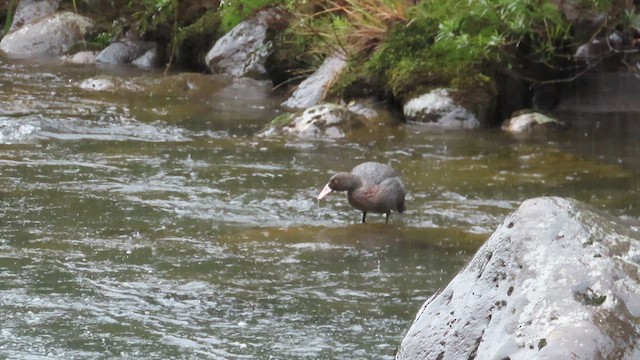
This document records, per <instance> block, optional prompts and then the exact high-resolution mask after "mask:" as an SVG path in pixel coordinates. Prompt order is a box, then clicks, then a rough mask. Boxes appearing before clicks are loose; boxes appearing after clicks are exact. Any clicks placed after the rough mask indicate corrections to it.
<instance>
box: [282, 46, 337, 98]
mask: <svg viewBox="0 0 640 360" xmlns="http://www.w3.org/2000/svg"><path fill="white" fill-rule="evenodd" d="M346 66H347V61H346V60H345V56H343V55H339V54H336V55H334V56H331V57H329V58H327V59H325V60H324V62H323V63H322V65H320V67H319V68H318V70H316V71H315V72H314V73H313V74H312V75H311V76H309V77H308V78H306V79H305V80H304V81H302V82H301V83H300V85H298V88H297V89H296V91H294V92H293V94H292V95H291V97H290V98H289V99H287V101H285V102H284V103H282V106H283V107H285V108H287V109H290V110H301V109H306V108H308V107H310V106H314V105H317V104H318V103H320V101H322V99H323V98H324V95H325V93H326V91H327V88H328V87H329V86H330V85H331V84H332V83H334V82H335V81H336V80H337V78H338V77H339V76H340V74H342V71H343V70H344V69H345V68H346Z"/></svg>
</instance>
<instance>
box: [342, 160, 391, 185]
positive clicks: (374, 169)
mask: <svg viewBox="0 0 640 360" xmlns="http://www.w3.org/2000/svg"><path fill="white" fill-rule="evenodd" d="M351 173H352V174H353V175H355V176H357V177H359V178H360V180H361V181H362V183H363V184H371V185H378V184H380V183H381V182H383V181H384V180H385V179H389V178H392V177H397V176H398V173H396V171H395V170H393V168H392V167H391V166H389V165H386V164H382V163H378V162H365V163H362V164H360V165H358V166H356V167H354V168H353V169H352V170H351Z"/></svg>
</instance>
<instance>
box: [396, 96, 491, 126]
mask: <svg viewBox="0 0 640 360" xmlns="http://www.w3.org/2000/svg"><path fill="white" fill-rule="evenodd" d="M402 111H403V113H404V116H405V118H406V119H407V120H408V121H416V122H423V123H429V124H433V125H436V126H438V127H442V128H446V129H475V128H478V127H480V122H479V121H478V119H477V118H476V117H475V115H473V113H471V112H470V111H468V110H467V109H465V108H464V107H462V106H460V105H458V104H456V103H455V101H454V100H453V99H452V98H451V96H450V95H449V90H448V89H435V90H433V91H431V92H428V93H426V94H423V95H420V96H418V97H415V98H413V99H411V100H409V101H408V102H407V103H406V104H404V106H403V109H402Z"/></svg>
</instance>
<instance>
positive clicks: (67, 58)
mask: <svg viewBox="0 0 640 360" xmlns="http://www.w3.org/2000/svg"><path fill="white" fill-rule="evenodd" d="M97 55H98V53H97V52H95V51H80V52H77V53H75V54H73V55H64V56H61V57H60V60H62V61H64V62H68V63H71V64H93V63H95V62H96V56H97Z"/></svg>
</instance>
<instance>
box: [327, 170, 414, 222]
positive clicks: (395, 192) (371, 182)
mask: <svg viewBox="0 0 640 360" xmlns="http://www.w3.org/2000/svg"><path fill="white" fill-rule="evenodd" d="M332 191H346V192H347V199H348V200H349V204H351V206H353V207H354V208H356V209H358V210H360V211H362V222H363V223H364V222H365V220H366V218H367V213H368V212H372V213H378V214H386V221H385V222H386V223H388V222H389V214H390V213H391V210H394V211H397V212H399V213H402V212H403V211H404V210H405V207H404V195H405V192H404V184H403V183H402V180H401V179H400V176H398V173H396V171H395V170H393V168H391V166H389V165H385V164H381V163H377V162H365V163H362V164H360V165H358V166H356V167H354V168H353V169H352V170H351V172H350V173H348V172H339V173H337V174H335V175H333V176H332V177H331V179H329V183H328V184H327V185H325V187H324V189H322V191H321V192H320V194H319V195H318V200H321V199H322V198H324V197H325V196H327V194H329V193H330V192H332Z"/></svg>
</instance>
